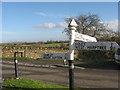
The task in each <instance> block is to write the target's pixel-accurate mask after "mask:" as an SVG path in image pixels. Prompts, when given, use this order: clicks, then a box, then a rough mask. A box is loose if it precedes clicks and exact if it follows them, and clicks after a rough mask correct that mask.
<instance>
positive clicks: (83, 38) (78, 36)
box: [75, 32, 97, 42]
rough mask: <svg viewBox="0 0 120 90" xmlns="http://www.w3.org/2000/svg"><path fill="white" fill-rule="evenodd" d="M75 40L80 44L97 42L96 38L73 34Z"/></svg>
mask: <svg viewBox="0 0 120 90" xmlns="http://www.w3.org/2000/svg"><path fill="white" fill-rule="evenodd" d="M75 40H78V41H82V42H97V40H96V38H94V37H91V36H88V35H84V34H81V33H78V32H75Z"/></svg>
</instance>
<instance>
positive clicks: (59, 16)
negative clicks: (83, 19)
mask: <svg viewBox="0 0 120 90" xmlns="http://www.w3.org/2000/svg"><path fill="white" fill-rule="evenodd" d="M36 14H37V15H40V16H44V17H52V18H65V17H67V16H68V15H65V14H52V13H45V12H36Z"/></svg>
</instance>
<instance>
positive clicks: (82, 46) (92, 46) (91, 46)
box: [75, 41, 119, 50]
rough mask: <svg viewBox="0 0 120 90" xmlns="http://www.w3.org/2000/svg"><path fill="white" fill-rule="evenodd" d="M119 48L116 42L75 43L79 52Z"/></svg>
mask: <svg viewBox="0 0 120 90" xmlns="http://www.w3.org/2000/svg"><path fill="white" fill-rule="evenodd" d="M116 47H119V45H118V44H117V43H116V42H79V41H76V42H75V49H78V50H112V49H116Z"/></svg>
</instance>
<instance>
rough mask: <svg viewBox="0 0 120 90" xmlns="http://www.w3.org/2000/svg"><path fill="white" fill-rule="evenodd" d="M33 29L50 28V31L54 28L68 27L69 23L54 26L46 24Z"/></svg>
mask: <svg viewBox="0 0 120 90" xmlns="http://www.w3.org/2000/svg"><path fill="white" fill-rule="evenodd" d="M33 27H35V28H48V29H52V28H60V27H67V23H65V22H60V23H57V24H54V23H44V24H40V25H36V26H33Z"/></svg>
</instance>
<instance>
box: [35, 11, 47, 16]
mask: <svg viewBox="0 0 120 90" xmlns="http://www.w3.org/2000/svg"><path fill="white" fill-rule="evenodd" d="M36 14H37V15H40V16H47V14H46V13H44V12H37V13H36Z"/></svg>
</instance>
